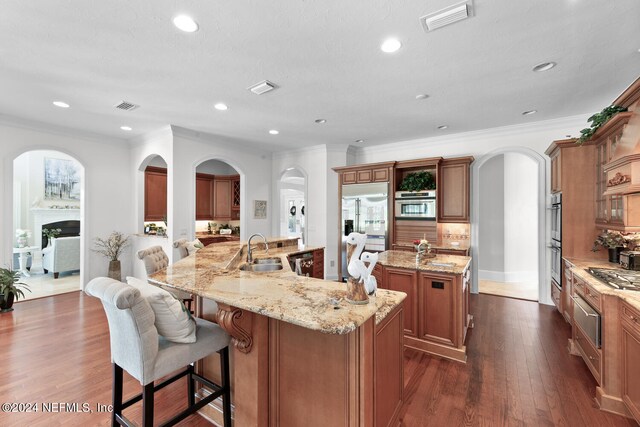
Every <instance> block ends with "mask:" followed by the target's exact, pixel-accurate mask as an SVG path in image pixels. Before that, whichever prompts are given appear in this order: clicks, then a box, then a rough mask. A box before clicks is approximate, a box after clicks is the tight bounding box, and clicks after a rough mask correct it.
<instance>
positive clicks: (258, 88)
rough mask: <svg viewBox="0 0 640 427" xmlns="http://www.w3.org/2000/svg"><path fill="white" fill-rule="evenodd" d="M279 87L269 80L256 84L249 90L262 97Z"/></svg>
mask: <svg viewBox="0 0 640 427" xmlns="http://www.w3.org/2000/svg"><path fill="white" fill-rule="evenodd" d="M277 87H278V86H276V85H275V84H273V83H271V82H270V81H269V80H263V81H261V82H260V83H256V84H254V85H253V86H250V87H248V88H247V89H249V90H250V91H251V92H253V93H255V94H256V95H262V94H263V93H267V92H270V91H272V90H274V89H275V88H277Z"/></svg>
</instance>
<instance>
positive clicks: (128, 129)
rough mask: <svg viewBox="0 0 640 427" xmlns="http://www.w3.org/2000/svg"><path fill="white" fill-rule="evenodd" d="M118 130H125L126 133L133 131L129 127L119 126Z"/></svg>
mask: <svg viewBox="0 0 640 427" xmlns="http://www.w3.org/2000/svg"><path fill="white" fill-rule="evenodd" d="M120 129H122V130H126V131H130V130H133V128H132V127H131V126H120Z"/></svg>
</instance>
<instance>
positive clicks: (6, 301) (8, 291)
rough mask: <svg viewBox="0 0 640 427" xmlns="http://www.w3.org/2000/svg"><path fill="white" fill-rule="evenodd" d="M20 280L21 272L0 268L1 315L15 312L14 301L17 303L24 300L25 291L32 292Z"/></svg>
mask: <svg viewBox="0 0 640 427" xmlns="http://www.w3.org/2000/svg"><path fill="white" fill-rule="evenodd" d="M19 280H20V272H19V271H12V270H10V269H7V268H0V313H6V312H7V311H13V302H14V300H15V301H17V300H19V299H20V298H21V297H22V298H24V292H22V290H23V289H24V290H26V291H29V292H31V290H30V289H29V286H27V285H26V284H25V283H22V282H19Z"/></svg>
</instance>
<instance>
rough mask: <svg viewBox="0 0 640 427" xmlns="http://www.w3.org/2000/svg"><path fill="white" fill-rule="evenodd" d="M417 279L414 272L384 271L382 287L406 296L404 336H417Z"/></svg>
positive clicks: (393, 269)
mask: <svg viewBox="0 0 640 427" xmlns="http://www.w3.org/2000/svg"><path fill="white" fill-rule="evenodd" d="M417 282H418V277H417V273H416V271H415V270H404V269H402V268H385V269H384V287H385V288H386V289H391V290H392V291H400V292H404V293H405V294H407V298H406V299H405V300H404V334H405V335H408V336H412V337H415V336H417V335H418V283H417Z"/></svg>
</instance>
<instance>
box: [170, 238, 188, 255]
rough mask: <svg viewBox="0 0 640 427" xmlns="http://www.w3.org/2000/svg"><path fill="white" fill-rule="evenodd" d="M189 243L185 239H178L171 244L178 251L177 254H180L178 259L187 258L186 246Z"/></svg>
mask: <svg viewBox="0 0 640 427" xmlns="http://www.w3.org/2000/svg"><path fill="white" fill-rule="evenodd" d="M188 244H189V241H188V240H187V239H178V240H176V241H175V242H173V247H174V248H176V249H178V253H179V254H180V259H182V258H185V257H188V256H189V250H188V249H187V245H188Z"/></svg>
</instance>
